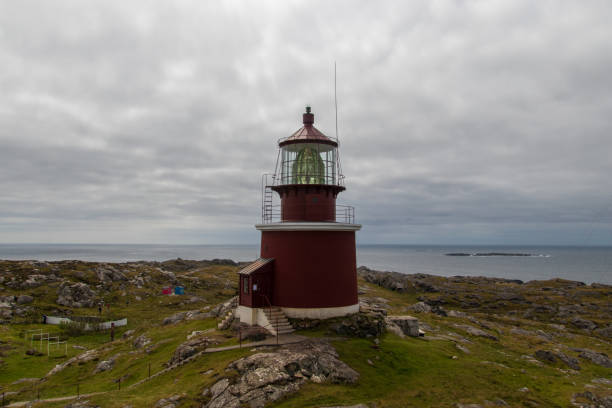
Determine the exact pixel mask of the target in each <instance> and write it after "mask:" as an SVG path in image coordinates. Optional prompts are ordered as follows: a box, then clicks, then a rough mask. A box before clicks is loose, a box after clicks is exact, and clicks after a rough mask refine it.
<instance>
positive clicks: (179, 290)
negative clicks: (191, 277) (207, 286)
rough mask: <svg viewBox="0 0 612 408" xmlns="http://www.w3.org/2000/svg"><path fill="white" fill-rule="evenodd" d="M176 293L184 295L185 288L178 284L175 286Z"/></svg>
mask: <svg viewBox="0 0 612 408" xmlns="http://www.w3.org/2000/svg"><path fill="white" fill-rule="evenodd" d="M174 294H175V295H184V294H185V288H184V287H182V286H177V287H175V288H174Z"/></svg>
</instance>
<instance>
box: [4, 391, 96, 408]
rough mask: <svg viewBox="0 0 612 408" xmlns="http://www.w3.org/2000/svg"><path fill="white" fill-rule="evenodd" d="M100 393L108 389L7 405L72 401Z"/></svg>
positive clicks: (20, 405)
mask: <svg viewBox="0 0 612 408" xmlns="http://www.w3.org/2000/svg"><path fill="white" fill-rule="evenodd" d="M99 394H106V391H100V392H92V393H90V394H81V395H79V396H76V395H69V396H67V397H55V398H47V399H40V400H32V401H17V402H13V403H11V404H9V405H7V407H25V406H26V405H28V404H30V403H39V402H58V401H70V400H73V399H77V398H87V397H91V396H94V395H99Z"/></svg>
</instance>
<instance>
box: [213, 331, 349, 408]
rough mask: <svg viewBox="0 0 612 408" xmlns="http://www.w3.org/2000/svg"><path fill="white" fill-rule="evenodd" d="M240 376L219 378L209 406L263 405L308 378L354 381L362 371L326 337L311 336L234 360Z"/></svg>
mask: <svg viewBox="0 0 612 408" xmlns="http://www.w3.org/2000/svg"><path fill="white" fill-rule="evenodd" d="M228 368H229V369H232V370H235V371H236V372H237V374H238V377H237V378H235V379H232V380H230V379H229V378H223V379H221V380H219V381H217V382H216V383H215V384H214V385H213V386H212V387H211V388H210V390H209V392H205V394H210V400H209V401H208V403H206V404H205V407H206V408H238V407H241V406H249V407H252V408H261V407H263V406H264V405H266V404H267V403H270V402H273V401H277V400H279V399H280V398H282V397H284V396H285V395H287V394H289V393H292V392H295V391H297V390H298V389H299V388H300V386H301V385H302V384H304V383H305V382H307V381H312V382H315V383H322V382H332V383H354V382H356V381H357V379H358V378H359V374H358V373H357V372H356V371H355V370H353V369H352V368H350V367H349V366H348V365H346V364H345V363H343V362H342V361H340V360H339V359H338V354H337V352H336V350H335V349H334V348H333V347H332V346H331V345H330V344H329V343H326V342H324V341H316V340H308V341H305V342H302V343H298V344H293V345H286V346H283V347H282V348H280V349H278V350H277V351H275V352H269V353H257V354H254V355H252V356H249V357H245V358H242V359H240V360H237V361H235V362H233V363H231V364H230V365H229V367H228Z"/></svg>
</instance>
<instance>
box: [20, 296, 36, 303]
mask: <svg viewBox="0 0 612 408" xmlns="http://www.w3.org/2000/svg"><path fill="white" fill-rule="evenodd" d="M33 301H34V298H33V297H32V296H30V295H19V296H18V297H17V304H18V305H26V304H28V303H32V302H33Z"/></svg>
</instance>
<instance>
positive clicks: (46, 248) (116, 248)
mask: <svg viewBox="0 0 612 408" xmlns="http://www.w3.org/2000/svg"><path fill="white" fill-rule="evenodd" d="M490 252H499V253H513V254H517V253H521V254H530V255H532V256H447V255H446V254H448V253H465V254H476V253H490ZM258 256H259V246H258V245H160V244H0V259H3V260H39V261H60V260H69V259H70V260H81V261H90V262H134V261H165V260H168V259H175V258H182V259H197V260H202V259H215V258H219V259H232V260H234V261H237V262H248V261H252V260H254V259H256V258H257V257H258ZM357 265H358V266H366V267H368V268H371V269H375V270H382V271H394V272H400V273H407V274H412V273H425V274H430V275H439V276H487V277H497V278H505V279H520V280H522V281H529V280H547V279H554V278H561V279H568V280H574V281H580V282H584V283H587V284H590V283H593V282H597V283H604V284H612V247H611V246H536V245H524V246H518V245H511V246H503V245H377V244H369V245H366V244H361V245H357Z"/></svg>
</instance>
